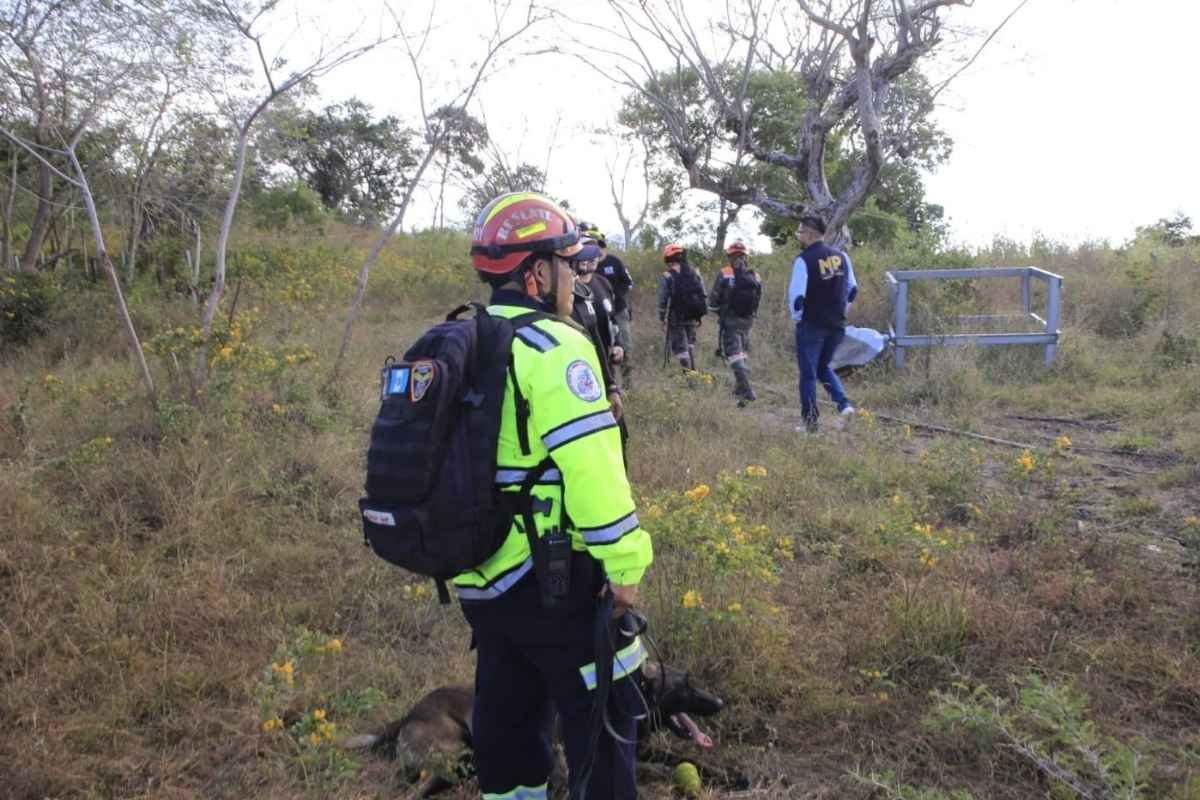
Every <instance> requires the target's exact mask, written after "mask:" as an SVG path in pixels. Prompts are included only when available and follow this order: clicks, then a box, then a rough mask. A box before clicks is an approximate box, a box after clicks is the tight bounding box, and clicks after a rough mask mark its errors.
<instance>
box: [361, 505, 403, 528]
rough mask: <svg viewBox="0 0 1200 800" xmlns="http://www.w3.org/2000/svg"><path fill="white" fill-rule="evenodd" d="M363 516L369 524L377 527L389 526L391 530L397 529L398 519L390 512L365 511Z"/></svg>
mask: <svg viewBox="0 0 1200 800" xmlns="http://www.w3.org/2000/svg"><path fill="white" fill-rule="evenodd" d="M363 516H364V517H366V518H367V521H368V522H374V523H375V524H376V525H387V526H388V527H390V528H394V527H396V518H395V517H394V516H392V514H391V512H388V511H376V510H375V509H373V508H366V509H363Z"/></svg>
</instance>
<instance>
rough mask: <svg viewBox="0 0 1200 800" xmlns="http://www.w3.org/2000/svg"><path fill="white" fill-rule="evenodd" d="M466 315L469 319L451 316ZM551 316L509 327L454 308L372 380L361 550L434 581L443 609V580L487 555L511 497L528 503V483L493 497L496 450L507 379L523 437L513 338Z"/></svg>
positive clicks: (507, 520)
mask: <svg viewBox="0 0 1200 800" xmlns="http://www.w3.org/2000/svg"><path fill="white" fill-rule="evenodd" d="M471 308H474V310H475V316H474V317H471V318H466V319H459V318H458V317H459V315H460V314H462V313H463V312H465V311H467V310H469V309H471ZM551 318H552V317H551V315H549V314H544V313H540V312H531V313H528V314H522V315H520V316H518V317H516V318H514V319H512V320H508V319H504V318H502V317H496V316H492V315H491V314H489V313H487V310H486V309H484V307H483V306H481V305H479V304H477V303H472V304H470V305H469V306H460V307H459V308H457V309H455V310H454V311H452V312H451V313H450V314H449V315H448V316H447V317H446V321H445V322H442V323H440V324H438V325H435V326H434V327H433V328H430V329H429V330H428V331H426V333H425V335H424V336H422V337H421V338H420V339H419V340H417V342H416V344H414V345H413V346H412V347H410V348H409V349H408V352H406V353H405V354H404V358H403V359H402V360H400V361H393V360H392V359H391V358H389V359H388V360H387V362H385V364H384V367H383V369H382V371H381V373H380V383H381V385H380V407H379V414H378V415H377V416H376V418H375V423H374V425H373V426H372V428H371V444H370V448H369V449H368V450H367V481H366V496H365V497H363V498H362V499H361V500H359V501H358V506H359V511H360V513H361V515H362V525H363V536H364V539H365V544H367V545H368V546H370V548H371V549H372V550H373V551H374V552H375V554H376V555H378V556H379V557H380V558H382V559H384V560H385V561H389V562H391V563H392V564H395V565H397V566H400V567H404V568H405V569H407V570H409V571H411V572H415V573H417V574H420V575H427V576H429V577H431V578H433V579H434V580H435V582H436V583H437V587H438V596H439V598H440V599H441V601H442V602H443V603H448V602H449V601H450V595H449V592H448V591H447V589H446V581H448V580H449V579H450V578H452V577H453V576H455V575H457V574H458V573H460V572H463V571H465V570H468V569H470V568H472V567H476V566H478V565H479V564H482V563H483V562H484V561H486V560H487V558H488V557H489V556H491V555H492V554H493V553H495V552H496V550H497V549H498V548H499V547H500V545H501V544H503V542H504V539H505V537H506V536H507V535H508V531H509V528H510V526H511V525H512V519H513V515H514V513H520V512H522V511H523V509H522V508H521V506H520V505H519V502H520V500H524V501H525V502H529V497H530V495H529V489H530V488H531V487H532V484H533V482H535V481H536V478H535V479H534V481H527V482H526V485H525V486H524V487H523V490H522V493H521V494H520V495H513V494H506V495H504V496H501V493H500V491H499V490H498V488H497V487H496V443H497V440H498V438H499V435H500V417H501V408H502V406H503V402H504V391H505V385H506V379H507V377H508V376H510V375H511V376H512V377H513V380H512V386H513V390H514V391H515V392H516V393H517V397H516V401H517V402H516V407H517V425H518V430H519V433H520V434H521V439H522V441H525V440H527V438H528V432H527V428H526V425H527V420H528V415H529V406H528V403H527V402H526V401H525V399H524V398H523V397H522V396H521V393H520V387H519V386H518V384H517V381H516V377H515V373H513V368H512V340H513V334H514V332H515V331H516V330H518V329H520V328H522V327H525V326H527V325H531V324H532V323H534V322H536V321H537V320H539V319H551Z"/></svg>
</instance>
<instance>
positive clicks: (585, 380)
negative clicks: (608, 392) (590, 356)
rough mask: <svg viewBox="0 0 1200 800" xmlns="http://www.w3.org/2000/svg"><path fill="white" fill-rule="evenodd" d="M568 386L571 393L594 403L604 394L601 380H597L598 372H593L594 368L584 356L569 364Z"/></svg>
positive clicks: (586, 401)
mask: <svg viewBox="0 0 1200 800" xmlns="http://www.w3.org/2000/svg"><path fill="white" fill-rule="evenodd" d="M567 387H568V388H569V389H570V390H571V394H573V395H575V396H576V397H578V398H579V399H580V400H583V401H584V402H585V403H594V402H596V401H597V400H599V399H600V398H601V397H602V396H603V394H604V390H603V389H602V388H601V387H600V382H599V381H598V380H596V373H594V372H592V368H591V367H590V366H588V363H587V362H586V361H584V360H583V359H582V358H581V359H577V360H575V361H572V362H571V363H570V365H568V366H567Z"/></svg>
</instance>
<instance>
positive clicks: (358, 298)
mask: <svg viewBox="0 0 1200 800" xmlns="http://www.w3.org/2000/svg"><path fill="white" fill-rule="evenodd" d="M441 144H442V143H441V141H435V142H432V143H430V145H429V150H428V152H426V153H425V158H424V160H422V161H421V165H420V166H419V167H417V171H416V172H415V173H414V174H413V177H412V180H410V181H409V182H408V187H407V188H405V190H404V199H402V200H401V201H400V208H399V210H398V211H397V212H396V216H395V218H393V219H392V221H391V222H390V223H389V224H388V226H387V228H385V229H384V231H383V233H382V234H380V236H379V239H378V240H377V241H376V242H375V246H374V247H372V248H371V252H370V253H369V254H368V255H367V259H366V260H365V261H364V262H363V265H362V267H360V268H359V270H358V287H357V289H356V290H355V292H354V300H353V301H352V302H351V303H350V310H349V311H348V312H347V314H346V328H345V330H344V331H343V332H342V344H341V346H340V347H339V348H338V354H337V358H335V359H334V361H333V371H332V372H331V373H330V374H329V383H328V384H327V385H328V386H332V385H333V384H334V383H335V382H336V381H337V379H338V373H339V371H340V370H341V368H342V361H343V360H344V359H345V357H346V350H347V349H348V348H349V346H350V336H351V334H352V333H353V331H354V322H355V320H357V319H358V312H359V310H360V309H361V308H362V302H363V298H364V297H365V296H366V294H367V278H368V277H369V276H370V274H371V267H372V266H373V265H374V264H375V261H376V260H377V259H378V258H379V254H380V253H381V252H383V247H384V245H386V244H387V243H388V240H389V239H391V238H392V236H394V235H395V234H396V231H397V230H398V229H399V228H400V225H401V224H403V222H404V213H405V212H406V211H407V210H408V203H409V201H410V200H412V196H413V192H414V191H416V188H417V184H419V183H420V182H421V176H422V175H424V174H425V170H426V168H427V167H428V166H429V162H431V161H433V156H434V154H435V153H436V152H437V150H438V148H439V147H441Z"/></svg>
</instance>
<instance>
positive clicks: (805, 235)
mask: <svg viewBox="0 0 1200 800" xmlns="http://www.w3.org/2000/svg"><path fill="white" fill-rule="evenodd" d="M796 239H797V240H798V241H799V242H800V246H801V247H803V248H804V249H803V250H802V251H801V253H800V255H798V256H796V260H795V261H794V262H792V281H791V284H790V285H789V286H788V309H789V311H790V312H791V315H792V319H793V320H794V321H795V323H796V363H797V365H798V366H799V368H800V415H801V416H802V417H803V419H804V425H803V429H804V430H806V431H808V432H809V433H816V432H817V429H818V420H819V419H820V416H821V413H820V411H819V410H818V409H817V381H818V380H819V381H820V382H821V384H822V385H824V387H825V391H827V392H828V393H829V397H830V399H832V400H833V402H834V403H836V404H837V407H838V413H839V414H841V415H843V416H848V415H850V414H853V413H854V406H853V405H852V404H851V403H850V400H849V398H847V397H846V390H845V389H843V388H842V382H841V381H839V380H838V377H837V375H836V374H834V371H833V370H832V369H830V368H829V362H830V361H831V360H833V353H834V351H835V350H837V346H838V345H839V344H840V343H841V341H842V339H843V337H844V336H845V335H846V309H847V307H848V306H849V305H850V303H852V302H854V298H855V297H856V296H857V295H858V284H857V282H856V281H855V280H854V268H853V267H852V266H851V264H850V257H849V256H848V255H846V254H845V253H844V252H843V251H841V250H838V249H837V248H834V247H830V246H829V245H828V244H826V243H825V221H824V220H823V219H821V218H820V217H818V216H815V215H807V216H804V217H801V219H800V226H799V227H798V228H797V229H796ZM797 430H800V428H797Z"/></svg>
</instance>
